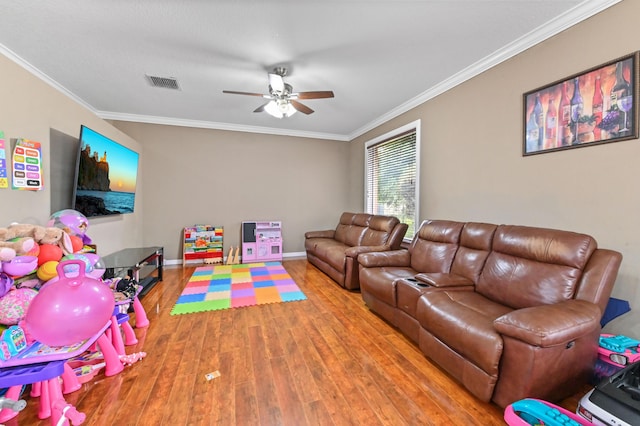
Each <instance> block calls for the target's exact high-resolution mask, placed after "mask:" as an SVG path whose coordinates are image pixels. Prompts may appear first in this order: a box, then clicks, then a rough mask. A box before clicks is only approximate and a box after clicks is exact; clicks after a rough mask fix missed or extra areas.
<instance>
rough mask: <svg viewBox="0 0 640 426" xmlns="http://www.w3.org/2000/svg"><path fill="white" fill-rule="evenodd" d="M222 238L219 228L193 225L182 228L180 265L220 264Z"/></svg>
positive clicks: (222, 234)
mask: <svg viewBox="0 0 640 426" xmlns="http://www.w3.org/2000/svg"><path fill="white" fill-rule="evenodd" d="M223 237H224V230H223V228H222V227H221V226H211V225H194V226H188V227H186V228H184V232H183V241H182V243H183V247H182V264H183V265H187V264H189V263H222V260H223V254H224V251H223V250H224V249H223V247H222V243H223Z"/></svg>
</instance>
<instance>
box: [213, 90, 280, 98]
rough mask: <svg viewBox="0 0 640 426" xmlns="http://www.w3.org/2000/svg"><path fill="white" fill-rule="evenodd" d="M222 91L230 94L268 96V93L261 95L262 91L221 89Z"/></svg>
mask: <svg viewBox="0 0 640 426" xmlns="http://www.w3.org/2000/svg"><path fill="white" fill-rule="evenodd" d="M222 93H228V94H231V95H247V96H260V97H261V98H262V97H264V96H269V95H263V94H262V93H252V92H237V91H235V90H223V91H222Z"/></svg>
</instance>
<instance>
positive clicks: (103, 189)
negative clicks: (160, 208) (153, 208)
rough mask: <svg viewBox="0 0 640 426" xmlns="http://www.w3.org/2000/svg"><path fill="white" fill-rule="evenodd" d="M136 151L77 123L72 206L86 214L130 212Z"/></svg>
mask: <svg viewBox="0 0 640 426" xmlns="http://www.w3.org/2000/svg"><path fill="white" fill-rule="evenodd" d="M137 176H138V153H137V152H135V151H132V150H130V149H129V148H126V147H124V146H122V145H120V144H119V143H117V142H115V141H113V140H111V139H109V138H108V137H106V136H104V135H101V134H100V133H98V132H96V131H94V130H91V129H90V128H88V127H86V126H81V127H80V150H79V152H78V161H77V166H76V184H75V191H74V197H73V198H74V202H75V205H74V207H73V208H74V209H75V210H77V211H79V212H80V213H82V214H84V215H85V216H86V217H92V216H108V215H114V214H122V213H133V209H134V207H135V195H136V179H137Z"/></svg>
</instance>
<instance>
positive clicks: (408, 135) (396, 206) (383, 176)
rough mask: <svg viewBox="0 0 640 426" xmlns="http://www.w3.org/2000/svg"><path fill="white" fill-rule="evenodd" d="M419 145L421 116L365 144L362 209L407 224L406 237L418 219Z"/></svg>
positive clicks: (409, 237) (414, 230)
mask: <svg viewBox="0 0 640 426" xmlns="http://www.w3.org/2000/svg"><path fill="white" fill-rule="evenodd" d="M419 147H420V120H418V121H414V122H413V123H410V124H408V125H406V126H403V127H401V128H399V129H396V130H394V131H392V132H389V133H387V134H385V135H382V136H380V137H378V138H376V139H374V140H371V141H369V142H367V143H366V144H365V211H366V212H367V213H370V214H383V215H390V216H396V217H397V218H398V219H400V221H401V222H403V223H406V224H407V225H409V229H408V230H407V234H406V236H405V239H406V240H407V239H408V240H410V239H412V238H413V235H414V234H415V232H416V223H418V170H419V169H420V167H419V158H420V156H419Z"/></svg>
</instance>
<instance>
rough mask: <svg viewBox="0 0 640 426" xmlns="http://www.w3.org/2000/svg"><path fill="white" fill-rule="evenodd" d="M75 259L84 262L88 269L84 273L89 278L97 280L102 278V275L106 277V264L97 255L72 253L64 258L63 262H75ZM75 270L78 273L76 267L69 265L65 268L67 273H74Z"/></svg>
mask: <svg viewBox="0 0 640 426" xmlns="http://www.w3.org/2000/svg"><path fill="white" fill-rule="evenodd" d="M74 259H77V260H82V261H83V262H84V263H85V265H86V267H85V270H84V272H85V274H86V275H87V276H89V277H91V278H95V279H99V278H102V275H104V272H105V271H106V268H105V266H104V263H103V262H102V259H101V258H100V256H98V255H97V254H94V253H72V254H68V255H66V256H64V257H63V258H62V260H63V261H64V260H74ZM74 270H75V271H77V267H76V266H74V265H69V266H67V267H65V272H72V271H74Z"/></svg>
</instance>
